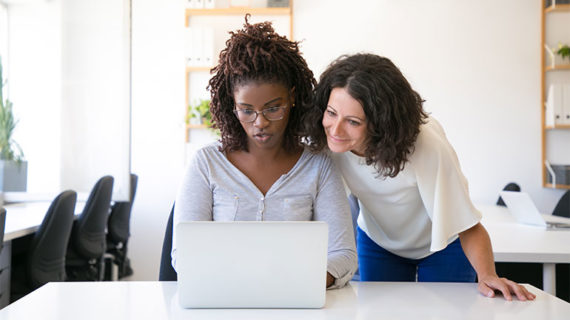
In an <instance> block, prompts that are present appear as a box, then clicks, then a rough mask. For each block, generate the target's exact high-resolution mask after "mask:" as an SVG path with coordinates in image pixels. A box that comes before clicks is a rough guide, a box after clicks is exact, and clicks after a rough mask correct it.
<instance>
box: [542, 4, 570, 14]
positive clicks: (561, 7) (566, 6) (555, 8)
mask: <svg viewBox="0 0 570 320" xmlns="http://www.w3.org/2000/svg"><path fill="white" fill-rule="evenodd" d="M565 11H570V4H557V5H556V6H550V7H548V8H545V9H544V13H549V12H565Z"/></svg>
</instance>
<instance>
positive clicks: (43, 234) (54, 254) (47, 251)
mask: <svg viewBox="0 0 570 320" xmlns="http://www.w3.org/2000/svg"><path fill="white" fill-rule="evenodd" d="M76 200H77V194H76V193H75V191H71V190H67V191H64V192H62V193H60V194H59V195H58V196H57V197H56V198H55V199H54V200H53V201H52V202H51V205H50V206H49V209H48V210H47V212H46V215H45V217H44V219H43V221H42V223H41V225H40V227H39V228H38V230H37V231H36V232H35V233H34V235H33V236H32V238H31V241H30V244H29V246H28V248H27V250H26V251H25V252H23V253H22V255H21V256H20V257H17V258H16V257H15V258H14V259H13V261H14V262H13V264H12V279H11V282H12V284H11V286H12V290H11V291H12V301H15V300H17V299H19V298H20V297H22V296H24V295H26V294H28V293H30V292H32V291H33V290H35V289H37V288H39V287H41V286H43V285H44V284H46V283H48V282H53V281H65V280H66V273H65V253H66V250H67V245H68V242H69V237H70V234H71V226H72V225H73V218H74V215H75V203H76Z"/></svg>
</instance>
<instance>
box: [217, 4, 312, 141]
mask: <svg viewBox="0 0 570 320" xmlns="http://www.w3.org/2000/svg"><path fill="white" fill-rule="evenodd" d="M249 17H250V15H249V14H247V15H246V16H245V24H244V25H243V28H242V29H240V30H237V31H235V32H230V35H231V36H230V39H229V40H227V41H226V48H225V49H223V50H222V51H221V53H220V57H219V61H218V65H217V66H216V67H214V68H213V69H212V70H211V73H212V74H214V76H213V77H212V78H211V79H210V81H209V84H208V89H209V90H210V94H211V103H210V112H211V113H212V120H213V127H214V128H218V129H220V133H221V139H220V142H221V144H222V145H221V147H220V151H222V152H225V151H238V150H243V151H248V146H247V134H246V133H245V131H244V130H243V128H242V126H241V124H240V122H239V120H238V119H237V117H236V116H235V114H234V113H233V110H234V108H235V101H234V90H235V89H236V88H237V87H238V86H240V85H245V84H247V83H250V82H266V83H279V84H281V85H284V86H285V87H286V88H287V89H288V91H289V92H294V102H295V107H294V108H290V113H289V122H288V123H287V127H286V128H285V133H284V137H283V148H284V149H285V150H287V151H291V150H294V149H297V148H299V147H300V146H301V139H302V136H303V135H304V134H303V132H302V127H303V125H302V120H301V116H302V115H303V113H304V112H306V111H307V110H309V109H310V107H311V104H312V94H313V88H314V86H315V84H316V80H315V78H314V76H313V72H312V71H311V70H310V69H309V67H308V66H307V62H306V61H305V59H303V57H302V56H301V53H300V51H299V43H298V42H295V41H290V40H288V39H287V38H286V37H283V36H280V35H279V34H277V33H276V32H275V31H274V30H273V26H272V25H271V23H270V22H262V23H256V24H250V23H249V22H248V19H249Z"/></svg>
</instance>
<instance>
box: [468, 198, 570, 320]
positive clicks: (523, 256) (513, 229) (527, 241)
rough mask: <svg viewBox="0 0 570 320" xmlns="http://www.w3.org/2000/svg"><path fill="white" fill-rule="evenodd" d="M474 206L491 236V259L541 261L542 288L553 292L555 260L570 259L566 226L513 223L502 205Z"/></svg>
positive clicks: (549, 217)
mask: <svg viewBox="0 0 570 320" xmlns="http://www.w3.org/2000/svg"><path fill="white" fill-rule="evenodd" d="M477 207H478V209H479V210H480V211H481V213H482V214H483V220H482V221H481V222H482V224H483V225H484V226H485V228H486V229H487V231H488V232H489V236H490V237H491V243H492V245H493V254H494V256H495V261H497V262H534V263H542V264H543V266H544V267H543V285H544V291H546V292H548V293H550V294H553V295H555V294H556V263H570V229H557V230H546V229H544V228H542V227H535V226H527V225H522V224H518V223H516V221H515V220H514V218H513V216H512V215H511V213H510V212H509V210H508V209H507V208H505V207H500V206H477ZM544 217H545V219H547V221H552V222H556V221H562V222H570V219H568V218H561V217H555V216H550V215H544ZM568 318H570V315H569V316H568Z"/></svg>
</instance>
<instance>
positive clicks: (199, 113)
mask: <svg viewBox="0 0 570 320" xmlns="http://www.w3.org/2000/svg"><path fill="white" fill-rule="evenodd" d="M192 119H196V122H198V123H199V124H203V125H205V126H206V127H207V128H208V129H210V130H212V132H213V133H214V134H216V135H218V136H219V135H220V131H219V130H218V129H214V128H212V114H211V113H210V100H209V99H205V100H203V99H201V100H200V101H199V102H198V103H196V104H194V105H190V106H188V116H187V118H186V123H188V124H190V123H191V122H192V121H191V120H192Z"/></svg>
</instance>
